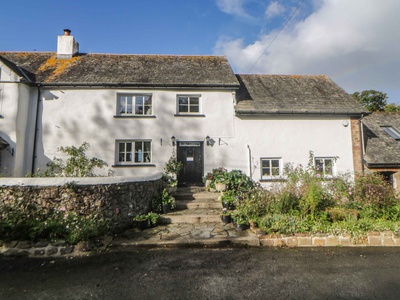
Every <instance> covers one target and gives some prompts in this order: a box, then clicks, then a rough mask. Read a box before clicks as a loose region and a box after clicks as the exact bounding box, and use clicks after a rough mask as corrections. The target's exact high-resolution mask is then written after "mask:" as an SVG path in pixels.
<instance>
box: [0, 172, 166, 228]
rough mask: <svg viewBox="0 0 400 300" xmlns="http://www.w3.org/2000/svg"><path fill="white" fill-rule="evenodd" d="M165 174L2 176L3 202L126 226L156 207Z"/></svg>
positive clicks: (0, 199) (0, 193) (1, 191)
mask: <svg viewBox="0 0 400 300" xmlns="http://www.w3.org/2000/svg"><path fill="white" fill-rule="evenodd" d="M161 176H162V174H161V173H159V174H156V175H154V176H145V177H92V178H0V204H11V203H14V202H15V201H17V202H21V201H23V202H24V203H30V204H31V205H35V206H39V207H40V208H42V209H43V210H44V211H48V210H49V209H53V208H57V209H62V210H65V211H70V212H75V213H79V214H83V215H88V214H97V215H100V216H102V217H103V218H104V219H106V220H109V221H111V224H110V225H111V227H112V228H123V227H125V226H126V225H127V224H128V222H129V221H131V220H132V217H133V216H135V215H137V214H141V213H147V212H149V211H150V210H151V209H152V201H153V199H154V198H155V197H158V196H160V195H161V192H162V180H161Z"/></svg>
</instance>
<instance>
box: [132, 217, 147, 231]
mask: <svg viewBox="0 0 400 300" xmlns="http://www.w3.org/2000/svg"><path fill="white" fill-rule="evenodd" d="M133 222H134V223H135V225H136V227H139V228H140V229H145V228H147V226H148V225H149V216H148V215H147V214H140V215H137V216H135V217H134V218H133Z"/></svg>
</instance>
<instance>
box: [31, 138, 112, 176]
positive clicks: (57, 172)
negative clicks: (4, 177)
mask: <svg viewBox="0 0 400 300" xmlns="http://www.w3.org/2000/svg"><path fill="white" fill-rule="evenodd" d="M89 148H90V145H89V143H87V142H84V143H83V144H82V145H81V146H79V148H76V147H75V146H69V147H60V148H58V151H60V152H62V153H65V154H67V155H68V158H67V159H66V160H65V161H64V160H63V159H61V158H57V157H54V158H53V160H52V161H51V162H49V163H48V164H47V169H46V170H45V171H44V172H43V173H38V174H35V175H31V176H37V177H41V176H43V177H93V176H96V175H95V169H96V168H100V169H103V168H105V167H107V166H108V165H107V163H106V162H104V161H103V160H101V159H99V158H96V157H92V158H88V157H87V156H86V151H87V150H89ZM112 174H113V172H112V171H111V170H109V171H108V175H109V176H111V175H112ZM28 176H29V175H28Z"/></svg>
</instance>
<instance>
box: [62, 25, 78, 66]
mask: <svg viewBox="0 0 400 300" xmlns="http://www.w3.org/2000/svg"><path fill="white" fill-rule="evenodd" d="M78 53H79V43H78V42H77V41H75V39H74V37H73V36H72V35H71V30H69V29H64V35H59V36H58V40H57V58H61V59H63V58H64V59H65V58H71V57H73V56H75V55H77V54H78Z"/></svg>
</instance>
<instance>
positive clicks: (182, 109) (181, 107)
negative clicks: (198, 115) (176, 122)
mask: <svg viewBox="0 0 400 300" xmlns="http://www.w3.org/2000/svg"><path fill="white" fill-rule="evenodd" d="M179 112H189V107H188V106H187V105H186V106H185V105H179Z"/></svg>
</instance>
